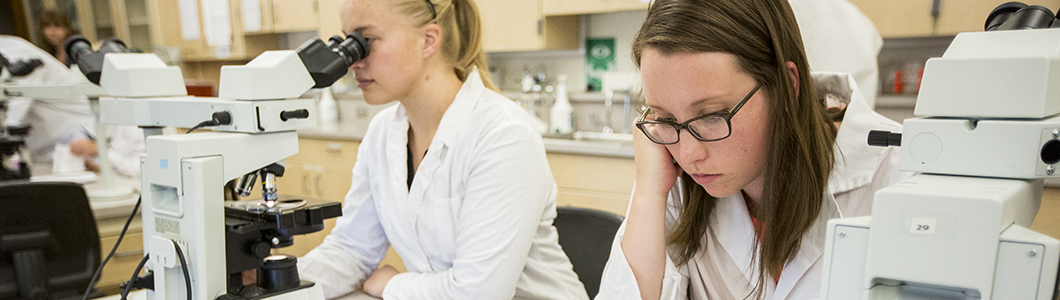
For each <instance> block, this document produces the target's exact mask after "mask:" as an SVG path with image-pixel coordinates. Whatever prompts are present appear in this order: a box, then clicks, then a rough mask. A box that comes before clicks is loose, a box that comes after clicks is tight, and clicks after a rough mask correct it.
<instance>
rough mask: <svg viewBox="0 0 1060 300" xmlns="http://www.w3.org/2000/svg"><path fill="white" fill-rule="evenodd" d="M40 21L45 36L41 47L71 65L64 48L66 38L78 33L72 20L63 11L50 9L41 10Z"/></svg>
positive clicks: (41, 30)
mask: <svg viewBox="0 0 1060 300" xmlns="http://www.w3.org/2000/svg"><path fill="white" fill-rule="evenodd" d="M39 21H40V22H39V23H40V24H39V26H40V33H41V36H42V37H44V41H43V43H42V44H41V45H40V48H41V49H44V51H47V52H48V54H51V55H52V56H54V57H55V59H58V60H59V61H60V62H62V63H63V64H66V66H68V67H69V66H70V62H69V60H68V59H67V56H66V50H64V49H63V43H65V42H66V38H69V37H71V36H73V35H75V34H77V32H76V31H75V30H74V28H73V27H71V26H70V20H69V19H67V18H66V15H65V14H63V13H62V12H59V11H57V10H50V9H49V10H45V11H44V12H41V14H40V20H39Z"/></svg>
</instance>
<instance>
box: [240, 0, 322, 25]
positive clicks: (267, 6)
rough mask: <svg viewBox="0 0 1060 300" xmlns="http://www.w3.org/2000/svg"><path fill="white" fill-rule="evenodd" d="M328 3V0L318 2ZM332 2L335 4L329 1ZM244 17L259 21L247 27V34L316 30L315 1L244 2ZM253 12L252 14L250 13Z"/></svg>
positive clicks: (316, 2)
mask: <svg viewBox="0 0 1060 300" xmlns="http://www.w3.org/2000/svg"><path fill="white" fill-rule="evenodd" d="M320 1H328V0H320ZM331 1H333V2H337V1H334V0H331ZM248 4H249V5H256V6H254V7H244V17H245V18H253V17H255V16H257V17H258V19H259V20H260V21H259V22H257V23H255V24H260V25H258V26H254V27H253V28H251V27H247V28H246V30H247V33H281V32H298V31H313V30H317V28H318V26H319V25H318V21H317V15H318V13H317V10H318V9H319V3H318V1H317V0H250V1H244V5H248ZM251 12H254V13H251Z"/></svg>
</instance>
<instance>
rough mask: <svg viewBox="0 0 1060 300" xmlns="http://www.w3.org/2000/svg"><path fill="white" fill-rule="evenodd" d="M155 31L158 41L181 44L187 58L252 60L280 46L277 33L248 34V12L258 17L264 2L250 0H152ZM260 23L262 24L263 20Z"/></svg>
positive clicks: (184, 57)
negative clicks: (256, 2)
mask: <svg viewBox="0 0 1060 300" xmlns="http://www.w3.org/2000/svg"><path fill="white" fill-rule="evenodd" d="M148 1H149V4H152V5H151V8H150V10H151V12H152V22H151V27H152V31H153V32H156V33H157V35H158V36H159V38H158V39H157V40H158V44H160V45H165V46H179V47H180V50H181V57H182V58H183V60H184V61H222V60H248V59H251V58H254V57H255V56H257V55H258V54H261V52H264V51H265V50H274V49H279V46H280V45H279V39H278V37H277V35H275V34H248V32H247V31H246V30H245V27H246V25H248V24H251V25H253V23H254V22H247V21H246V20H244V19H243V17H244V16H248V17H249V18H250V20H252V21H253V20H256V18H255V17H257V16H258V15H257V14H260V13H261V10H260V8H261V6H258V7H256V8H257V10H256V11H255V9H254V7H251V6H248V7H247V8H248V10H247V11H244V7H243V4H244V2H249V1H247V0H148ZM259 26H260V24H259Z"/></svg>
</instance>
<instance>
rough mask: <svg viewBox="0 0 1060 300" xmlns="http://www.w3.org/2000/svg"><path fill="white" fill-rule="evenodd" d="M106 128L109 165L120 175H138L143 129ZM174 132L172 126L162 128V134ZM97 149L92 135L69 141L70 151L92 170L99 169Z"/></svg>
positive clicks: (143, 148) (142, 152)
mask: <svg viewBox="0 0 1060 300" xmlns="http://www.w3.org/2000/svg"><path fill="white" fill-rule="evenodd" d="M106 130H107V136H108V137H109V142H110V144H109V145H108V146H109V148H107V158H108V159H109V160H110V164H111V167H112V168H113V169H114V171H116V172H117V173H118V174H120V175H122V176H127V177H140V156H143V155H144V154H146V153H147V145H146V144H145V143H144V132H143V129H141V128H139V127H136V126H128V125H107V126H106ZM176 133H177V131H176V129H175V128H173V127H166V128H165V129H163V134H166V135H170V134H176ZM97 149H98V148H97V147H96V140H95V138H94V137H92V138H81V139H76V140H74V141H73V142H70V153H72V154H73V155H76V156H79V157H81V158H84V159H85V168H86V169H88V170H89V171H92V172H99V171H100V169H99V164H98V163H97V162H96V159H97V158H98V157H99V152H98V150H97Z"/></svg>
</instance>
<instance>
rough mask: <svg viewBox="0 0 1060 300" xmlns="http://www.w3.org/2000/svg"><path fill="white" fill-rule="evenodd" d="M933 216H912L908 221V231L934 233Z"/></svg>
mask: <svg viewBox="0 0 1060 300" xmlns="http://www.w3.org/2000/svg"><path fill="white" fill-rule="evenodd" d="M935 223H936V220H935V218H913V219H912V220H910V222H909V233H912V234H929V235H933V234H935Z"/></svg>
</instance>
